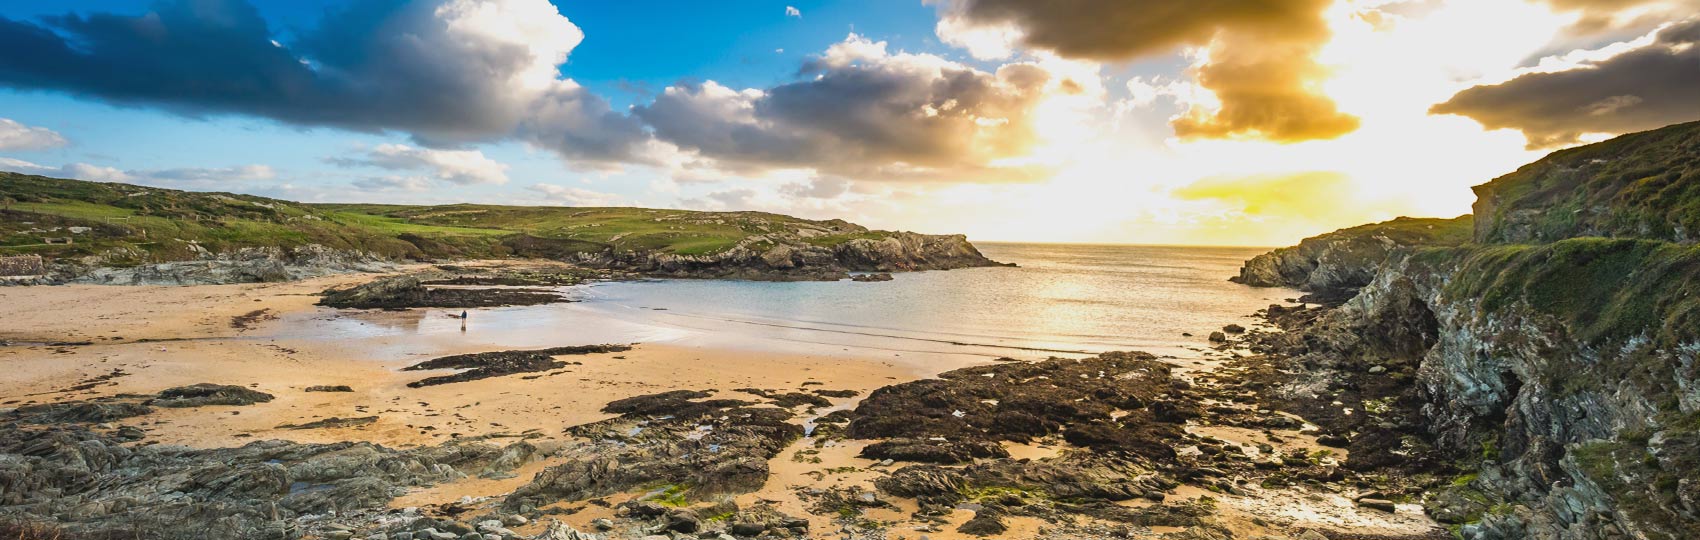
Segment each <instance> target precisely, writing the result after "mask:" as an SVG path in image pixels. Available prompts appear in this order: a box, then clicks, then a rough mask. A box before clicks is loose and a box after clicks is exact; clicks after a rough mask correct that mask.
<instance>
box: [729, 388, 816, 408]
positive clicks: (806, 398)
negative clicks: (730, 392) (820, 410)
mask: <svg viewBox="0 0 1700 540" xmlns="http://www.w3.org/2000/svg"><path fill="white" fill-rule="evenodd" d="M737 391H739V392H743V393H745V394H750V395H753V396H760V397H763V398H767V399H769V400H772V403H773V404H774V405H776V406H779V407H783V408H786V409H794V408H797V407H802V406H805V405H806V406H809V407H830V406H832V402H831V401H828V400H827V399H826V398H825V397H821V396H818V395H815V394H805V393H802V392H786V393H781V392H774V391H771V390H762V389H759V388H739V389H737Z"/></svg>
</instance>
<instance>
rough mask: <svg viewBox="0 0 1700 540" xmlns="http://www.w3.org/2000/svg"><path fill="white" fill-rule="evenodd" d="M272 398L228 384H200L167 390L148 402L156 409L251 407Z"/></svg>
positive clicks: (268, 395) (262, 393)
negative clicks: (213, 406)
mask: <svg viewBox="0 0 1700 540" xmlns="http://www.w3.org/2000/svg"><path fill="white" fill-rule="evenodd" d="M272 399H273V396H272V395H271V394H267V393H265V392H260V391H257V390H249V389H247V388H243V387H240V386H236V385H230V384H212V383H200V384H192V385H189V386H179V387H176V388H167V389H165V390H162V391H160V393H159V396H158V397H155V398H154V399H153V400H152V401H149V402H148V404H149V405H154V406H157V407H204V406H207V405H253V404H255V403H265V402H268V401H271V400H272Z"/></svg>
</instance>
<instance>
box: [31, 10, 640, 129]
mask: <svg viewBox="0 0 1700 540" xmlns="http://www.w3.org/2000/svg"><path fill="white" fill-rule="evenodd" d="M450 4H453V2H450V1H427V2H402V1H397V0H361V1H357V2H353V3H349V4H346V5H344V6H341V7H339V8H336V9H334V10H333V11H330V12H327V13H326V14H325V17H324V18H323V20H322V21H321V23H320V25H319V26H318V28H316V29H314V30H311V31H308V32H305V33H304V34H302V36H301V38H300V39H298V40H295V41H293V42H292V43H288V44H280V43H277V42H274V41H273V39H274V31H273V29H272V28H270V27H269V26H268V25H267V23H266V21H265V20H264V19H263V18H262V17H261V16H260V14H259V13H258V12H257V10H255V9H254V7H253V6H252V5H250V4H248V3H247V2H244V1H242V0H171V1H165V2H161V3H159V4H157V5H155V6H154V7H153V9H152V10H150V11H149V12H148V13H146V14H143V15H116V14H105V13H99V14H91V15H86V16H85V15H74V14H73V15H64V16H57V17H47V18H43V19H41V20H40V21H39V23H37V22H26V21H17V20H11V19H5V18H0V50H4V51H7V54H5V55H0V85H5V86H8V87H13V88H20V89H43V90H57V91H63V92H67V93H71V94H74V95H78V96H83V97H88V98H94V99H100V100H105V101H109V102H113V103H119V104H125V105H148V106H158V107H162V108H165V109H167V110H171V111H174V112H177V113H179V114H184V115H188V116H202V115H209V114H246V115H256V116H262V117H267V118H272V119H275V120H278V121H282V122H286V123H290V124H296V125H302V126H329V127H336V128H343V129H351V130H357V131H372V132H377V131H388V130H396V131H402V132H406V133H408V134H410V135H412V136H414V137H415V138H416V139H418V140H420V141H422V142H424V143H427V144H434V145H447V144H457V143H464V142H474V141H485V140H495V139H501V138H506V137H514V136H517V137H519V138H521V139H523V140H526V141H528V142H534V143H537V144H539V145H542V146H545V147H547V148H550V149H552V150H555V151H557V152H560V153H561V154H563V155H564V156H567V157H571V158H584V159H592V160H622V159H627V158H630V157H631V155H632V153H633V151H634V150H635V148H636V147H637V146H638V145H640V144H641V143H643V141H644V140H645V139H646V137H647V135H646V134H645V133H644V131H643V129H642V126H641V125H640V124H638V123H637V122H636V121H635V120H633V119H631V118H629V117H626V116H624V115H620V114H618V113H615V112H613V111H611V110H609V107H608V104H607V102H606V101H604V100H602V99H601V98H599V97H597V96H594V95H591V94H590V93H589V92H587V91H585V90H584V89H583V88H581V87H579V86H577V85H576V84H573V83H572V82H571V81H566V80H560V79H558V78H557V77H556V74H554V73H553V70H554V66H555V65H556V64H558V63H559V62H560V61H561V60H564V58H565V55H566V54H567V52H568V51H570V50H571V48H572V47H573V46H574V45H576V44H577V42H578V40H579V39H580V38H581V37H582V35H581V34H579V33H578V32H579V30H578V29H577V28H576V27H574V26H572V25H571V24H570V23H568V22H567V21H566V20H565V19H564V18H558V15H557V14H555V13H554V9H553V6H549V5H547V4H546V3H542V1H541V0H504V1H502V2H495V4H499V5H497V6H495V7H496V8H497V9H498V10H500V9H506V10H510V11H508V12H506V13H505V14H508V15H516V16H522V17H523V16H528V15H529V16H530V17H527V19H528V21H529V22H531V23H532V24H531V25H530V26H524V27H523V28H522V31H521V32H520V35H512V36H498V35H496V34H494V33H489V32H480V31H478V30H479V29H478V28H477V25H476V21H475V20H474V19H473V18H472V15H473V14H472V13H471V12H463V11H457V10H456V9H453V8H457V7H459V6H454V5H450ZM485 7H487V8H488V7H491V6H485ZM540 8H547V9H548V12H547V13H546V14H544V15H545V16H543V17H537V16H536V15H538V11H537V10H538V9H540ZM480 15H488V11H486V12H484V13H481V14H480ZM547 15H554V16H555V17H556V18H557V19H549V18H548V17H547ZM539 43H540V44H542V45H541V46H540V47H532V46H530V45H532V44H539ZM540 113H541V114H543V115H544V116H543V118H542V119H541V120H540V119H538V118H537V116H538V115H539V114H540ZM528 118H530V119H531V120H530V121H529V122H530V123H527V124H525V125H524V126H522V125H521V124H522V120H525V119H528ZM544 121H547V122H553V123H549V124H547V125H545V124H543V123H542V122H544ZM522 127H524V128H525V129H523V130H521V129H520V128H522Z"/></svg>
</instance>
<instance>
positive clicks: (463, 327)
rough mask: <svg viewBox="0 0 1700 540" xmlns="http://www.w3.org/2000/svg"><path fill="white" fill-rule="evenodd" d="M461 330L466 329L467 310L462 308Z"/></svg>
mask: <svg viewBox="0 0 1700 540" xmlns="http://www.w3.org/2000/svg"><path fill="white" fill-rule="evenodd" d="M460 331H462V332H465V331H466V310H464V309H463V310H460Z"/></svg>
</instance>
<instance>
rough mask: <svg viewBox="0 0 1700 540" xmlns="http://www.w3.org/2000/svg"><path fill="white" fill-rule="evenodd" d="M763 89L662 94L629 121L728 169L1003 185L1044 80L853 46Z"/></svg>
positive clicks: (1010, 176)
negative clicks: (801, 76)
mask: <svg viewBox="0 0 1700 540" xmlns="http://www.w3.org/2000/svg"><path fill="white" fill-rule="evenodd" d="M805 71H806V72H808V73H809V74H812V75H814V76H813V77H812V78H810V79H807V80H804V81H800V82H795V83H790V84H784V85H780V86H777V87H774V88H770V89H767V90H765V91H762V90H745V91H735V90H732V89H730V88H726V87H724V86H721V85H718V84H716V83H713V82H708V83H702V84H684V85H676V86H673V87H669V88H667V89H666V90H665V91H664V92H663V93H662V95H661V96H659V97H657V98H656V99H655V101H654V102H653V103H651V104H649V105H646V106H643V107H638V108H636V109H635V110H634V113H635V114H636V115H637V116H638V117H640V118H642V119H643V120H644V121H646V122H648V123H649V125H650V126H651V127H652V128H653V129H654V130H655V134H656V136H657V137H659V138H660V139H661V140H664V141H667V142H671V143H673V144H676V145H678V146H680V147H681V148H686V149H690V150H695V151H697V152H699V153H700V154H701V155H703V156H704V157H708V158H711V159H714V160H715V161H717V162H719V163H721V164H723V165H725V166H727V167H730V168H740V167H746V168H759V169H769V168H802V167H808V168H815V169H819V170H823V171H827V172H831V173H837V174H845V175H851V176H856V177H859V178H864V179H873V180H879V179H894V180H895V179H911V180H916V179H918V180H960V181H1010V180H1028V179H1032V178H1033V175H1032V173H1033V171H1031V170H1027V169H1023V168H1001V167H994V166H992V165H990V164H991V162H993V161H995V160H997V159H999V158H1004V157H1011V156H1017V155H1022V154H1023V153H1024V152H1026V151H1027V150H1028V149H1029V148H1030V147H1032V146H1033V144H1034V142H1035V141H1036V136H1035V134H1034V132H1033V126H1032V115H1033V109H1034V107H1035V106H1036V105H1037V104H1038V103H1039V101H1040V99H1041V98H1042V97H1043V96H1044V95H1045V91H1046V88H1047V86H1048V85H1049V83H1050V82H1051V75H1050V73H1048V72H1046V71H1045V70H1044V69H1042V68H1040V67H1038V66H1035V65H1030V64H1009V65H1005V66H1003V67H1001V68H999V69H998V70H997V71H996V72H985V71H980V70H977V69H974V68H971V67H967V66H964V65H961V64H956V63H952V62H948V61H945V60H943V59H940V58H938V57H934V56H929V55H909V54H887V53H886V52H885V50H884V44H883V43H871V42H868V41H866V40H862V39H860V38H855V37H852V39H850V40H847V41H845V42H844V43H841V44H839V45H837V46H834V47H833V48H832V49H830V50H829V51H828V52H827V54H826V55H824V56H823V57H822V58H821V59H818V60H816V61H814V62H811V63H810V64H809V65H808V66H807V67H806V68H805Z"/></svg>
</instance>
